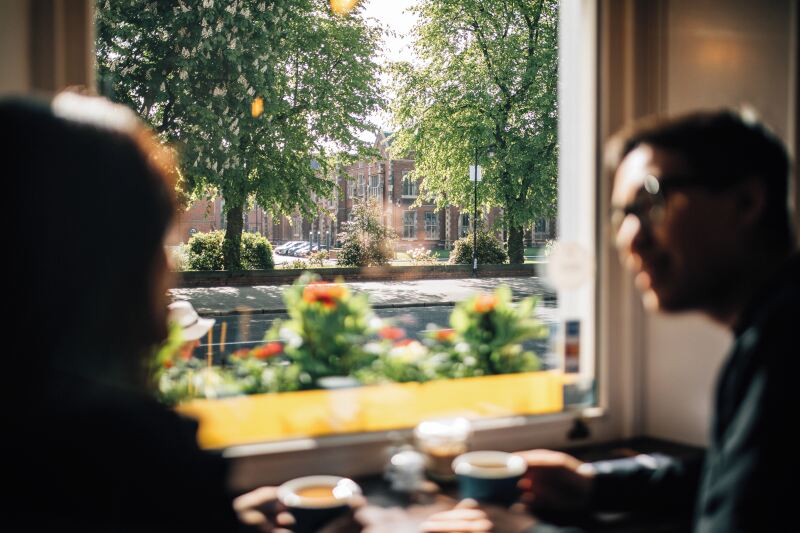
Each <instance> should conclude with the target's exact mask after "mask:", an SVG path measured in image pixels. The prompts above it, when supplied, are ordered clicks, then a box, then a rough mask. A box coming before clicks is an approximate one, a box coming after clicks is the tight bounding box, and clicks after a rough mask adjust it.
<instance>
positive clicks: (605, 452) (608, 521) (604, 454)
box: [357, 438, 703, 533]
mask: <svg viewBox="0 0 800 533" xmlns="http://www.w3.org/2000/svg"><path fill="white" fill-rule="evenodd" d="M563 451H565V452H567V453H570V454H571V455H574V456H575V457H578V458H579V459H581V460H583V461H598V460H604V459H616V458H622V457H630V456H635V455H638V454H641V453H656V452H658V453H663V454H666V455H671V456H674V457H678V458H680V459H691V458H697V457H699V456H700V455H701V454H702V453H703V450H702V449H701V448H697V447H693V446H686V445H682V444H677V443H673V442H669V441H664V440H659V439H652V438H637V439H629V440H623V441H617V442H611V443H606V444H601V445H591V446H576V447H573V448H569V449H564V450H563ZM357 481H358V483H359V484H360V485H361V487H362V488H363V489H364V493H365V495H366V497H367V501H368V503H369V504H370V506H371V507H373V508H379V509H382V510H383V511H382V512H383V513H384V514H382V515H381V514H380V512H376V513H375V514H374V516H373V517H372V520H375V521H376V522H381V521H382V522H384V524H383V528H381V527H376V529H375V531H377V532H380V533H382V532H383V531H387V532H389V531H391V532H392V533H405V532H406V531H408V532H409V533H410V532H412V531H416V527H415V526H416V524H418V523H419V522H421V520H422V519H424V517H425V516H428V515H430V514H433V513H435V512H438V511H440V510H445V509H448V508H450V507H452V506H453V505H455V503H456V502H457V501H458V500H457V494H456V492H457V487H456V486H455V485H452V484H451V485H444V486H442V487H441V489H442V490H441V493H439V494H434V495H430V496H427V497H423V498H422V499H421V500H419V501H412V499H411V498H410V497H409V496H408V495H407V494H402V493H397V492H394V491H392V490H391V489H390V488H389V486H388V484H387V483H386V482H385V481H384V480H383V479H382V477H381V476H369V477H364V478H359V479H357ZM537 518H541V519H542V520H543V521H546V522H548V523H552V524H555V525H561V526H567V525H571V526H577V527H580V528H581V529H584V530H585V531H591V532H601V533H640V532H641V533H682V532H685V531H689V530H690V529H691V516H690V515H689V514H687V515H685V516H676V515H674V514H671V515H668V516H654V515H650V516H642V515H636V514H634V513H618V514H614V515H610V514H605V515H597V514H594V515H583V516H576V515H574V514H571V515H569V516H557V515H548V516H540V517H537ZM389 523H390V524H391V525H388V524H389ZM368 531H370V530H369V529H368ZM499 533H502V532H499Z"/></svg>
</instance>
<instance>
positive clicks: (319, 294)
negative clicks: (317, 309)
mask: <svg viewBox="0 0 800 533" xmlns="http://www.w3.org/2000/svg"><path fill="white" fill-rule="evenodd" d="M344 295H345V288H344V287H342V286H341V285H338V284H335V283H328V282H327V281H315V282H313V283H309V284H308V285H306V286H305V288H304V289H303V301H304V302H306V303H314V302H318V303H320V304H322V305H323V306H324V307H325V308H326V309H334V308H335V307H336V303H337V302H338V301H339V300H341V299H342V298H343V297H344Z"/></svg>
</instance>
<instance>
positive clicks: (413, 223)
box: [403, 211, 417, 239]
mask: <svg viewBox="0 0 800 533" xmlns="http://www.w3.org/2000/svg"><path fill="white" fill-rule="evenodd" d="M403 238H404V239H416V238H417V212H416V211H405V212H404V213H403Z"/></svg>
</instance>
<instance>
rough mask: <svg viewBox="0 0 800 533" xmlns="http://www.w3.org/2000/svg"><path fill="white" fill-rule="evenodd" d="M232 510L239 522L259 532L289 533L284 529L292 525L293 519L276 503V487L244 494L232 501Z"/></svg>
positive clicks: (262, 488) (263, 488)
mask: <svg viewBox="0 0 800 533" xmlns="http://www.w3.org/2000/svg"><path fill="white" fill-rule="evenodd" d="M233 509H234V510H235V511H236V514H237V515H238V516H239V521H240V522H242V523H243V524H245V525H248V526H251V527H252V528H254V529H257V530H259V531H264V532H270V533H289V530H288V529H285V528H286V527H287V526H291V525H292V524H294V518H292V516H291V515H290V514H289V513H287V512H284V511H283V507H282V506H281V505H280V503H279V502H278V488H277V487H261V488H258V489H256V490H253V491H250V492H246V493H245V494H242V495H241V496H239V497H238V498H236V499H234V500H233Z"/></svg>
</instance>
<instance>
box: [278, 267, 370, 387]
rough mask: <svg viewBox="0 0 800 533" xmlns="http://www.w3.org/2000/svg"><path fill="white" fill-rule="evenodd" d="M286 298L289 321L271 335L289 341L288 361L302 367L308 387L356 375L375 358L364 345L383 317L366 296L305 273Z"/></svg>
mask: <svg viewBox="0 0 800 533" xmlns="http://www.w3.org/2000/svg"><path fill="white" fill-rule="evenodd" d="M283 299H284V302H285V303H286V309H287V312H288V314H289V319H288V320H285V321H284V320H276V321H275V322H274V323H273V325H272V328H271V329H270V330H269V331H268V332H267V339H268V340H278V341H281V342H282V343H283V344H284V347H285V354H286V357H287V359H288V360H289V361H291V362H292V363H294V364H296V365H298V366H299V367H300V368H301V369H302V373H301V375H300V379H301V381H302V382H303V385H304V387H310V386H311V385H313V384H314V383H315V382H316V380H317V379H319V378H321V377H326V376H346V375H351V374H353V373H354V372H356V371H357V370H359V369H360V368H362V367H365V366H367V365H368V364H369V363H371V362H372V360H373V359H374V355H372V354H370V353H368V352H367V351H365V350H364V344H365V342H366V340H367V338H368V336H369V334H370V333H371V332H372V331H373V330H374V329H375V327H376V324H379V323H380V321H379V319H377V317H375V315H374V314H373V312H372V309H371V307H370V305H369V302H368V299H367V295H366V294H351V293H350V291H349V289H348V288H347V287H346V286H344V285H343V284H342V283H326V282H321V281H319V276H317V275H315V274H310V273H306V274H303V275H302V276H301V277H300V279H298V280H297V281H296V282H295V283H294V284H293V285H292V286H291V287H289V288H288V289H287V290H286V292H284V295H283Z"/></svg>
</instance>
